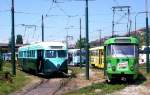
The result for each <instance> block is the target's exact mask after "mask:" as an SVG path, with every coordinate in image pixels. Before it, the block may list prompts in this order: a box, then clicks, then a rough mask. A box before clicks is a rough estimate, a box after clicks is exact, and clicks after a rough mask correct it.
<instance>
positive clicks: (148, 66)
mask: <svg viewBox="0 0 150 95" xmlns="http://www.w3.org/2000/svg"><path fill="white" fill-rule="evenodd" d="M145 12H146V31H145V32H146V33H145V37H146V41H145V42H146V66H147V73H149V72H150V64H149V52H148V48H149V28H148V0H145Z"/></svg>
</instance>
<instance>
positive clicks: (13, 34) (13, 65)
mask: <svg viewBox="0 0 150 95" xmlns="http://www.w3.org/2000/svg"><path fill="white" fill-rule="evenodd" d="M11 19H12V27H11V28H12V30H11V54H12V55H11V63H12V74H13V75H16V63H15V16H14V0H12V7H11Z"/></svg>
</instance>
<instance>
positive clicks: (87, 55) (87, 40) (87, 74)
mask: <svg viewBox="0 0 150 95" xmlns="http://www.w3.org/2000/svg"><path fill="white" fill-rule="evenodd" d="M85 12H86V13H85V14H86V16H85V23H86V53H87V54H86V79H87V80H89V30H88V29H89V22H88V0H86V7H85Z"/></svg>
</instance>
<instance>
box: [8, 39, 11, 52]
mask: <svg viewBox="0 0 150 95" xmlns="http://www.w3.org/2000/svg"><path fill="white" fill-rule="evenodd" d="M11 45H12V41H11V38H10V39H9V42H8V50H9V51H11Z"/></svg>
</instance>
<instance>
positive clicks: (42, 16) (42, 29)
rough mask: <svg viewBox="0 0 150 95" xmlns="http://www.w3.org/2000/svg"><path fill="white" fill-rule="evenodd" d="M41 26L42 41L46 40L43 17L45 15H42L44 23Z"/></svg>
mask: <svg viewBox="0 0 150 95" xmlns="http://www.w3.org/2000/svg"><path fill="white" fill-rule="evenodd" d="M41 27H42V42H44V17H43V15H42V25H41Z"/></svg>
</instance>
